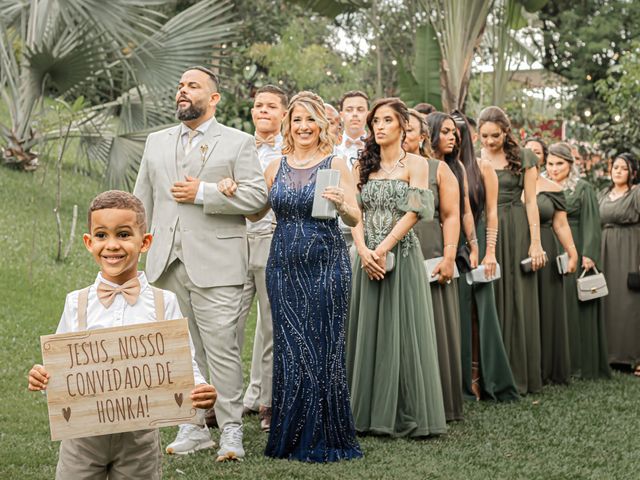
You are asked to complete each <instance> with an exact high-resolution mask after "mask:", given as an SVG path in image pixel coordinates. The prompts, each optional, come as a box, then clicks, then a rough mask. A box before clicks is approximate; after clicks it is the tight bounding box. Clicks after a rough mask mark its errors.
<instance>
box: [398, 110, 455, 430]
mask: <svg viewBox="0 0 640 480" xmlns="http://www.w3.org/2000/svg"><path fill="white" fill-rule="evenodd" d="M409 115H410V117H409V124H408V126H407V136H406V139H405V141H404V144H403V148H404V149H405V151H406V152H408V153H413V154H415V155H420V156H421V157H423V158H426V159H428V160H427V163H428V164H429V189H430V190H431V192H433V197H434V216H433V220H426V219H423V220H419V221H418V223H416V225H415V227H414V228H413V230H414V231H415V232H416V235H417V236H418V240H419V241H420V249H421V250H422V256H423V257H424V259H425V260H428V259H430V258H440V257H442V261H441V262H439V263H438V265H437V266H436V267H435V268H434V270H433V275H434V276H435V275H437V276H438V279H437V280H434V281H431V282H430V290H431V300H432V302H433V317H434V322H435V327H436V341H437V344H438V365H439V367H440V380H441V382H442V395H443V400H444V411H445V414H446V417H447V421H448V422H450V421H454V420H462V418H463V413H462V367H461V364H460V307H459V305H458V288H457V282H452V280H451V279H452V277H453V271H454V264H455V257H456V249H457V244H458V237H459V236H460V193H459V188H458V181H457V180H456V177H455V175H454V174H453V172H452V171H451V169H450V168H449V167H448V166H447V164H446V163H445V162H443V161H440V160H437V159H434V158H429V157H431V152H432V148H431V145H430V144H431V138H429V137H428V136H427V135H428V128H427V124H426V122H425V121H424V119H423V118H422V116H421V115H420V114H419V113H418V112H417V111H415V110H409ZM452 128H453V129H454V130H455V125H453V123H452ZM439 137H440V135H439V134H438V139H439ZM454 138H455V137H454ZM445 140H446V138H445ZM454 146H455V144H454ZM451 150H452V151H453V147H452V149H451ZM429 280H431V279H429Z"/></svg>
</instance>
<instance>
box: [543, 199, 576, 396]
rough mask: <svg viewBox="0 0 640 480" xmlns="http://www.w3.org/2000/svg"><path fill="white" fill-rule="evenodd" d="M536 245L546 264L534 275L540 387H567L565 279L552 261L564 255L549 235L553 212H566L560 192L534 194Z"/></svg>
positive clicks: (554, 239) (554, 238)
mask: <svg viewBox="0 0 640 480" xmlns="http://www.w3.org/2000/svg"><path fill="white" fill-rule="evenodd" d="M538 211H539V212H540V241H541V242H542V249H543V250H544V251H545V252H547V257H548V258H549V262H548V263H547V265H546V266H545V267H544V268H542V269H541V270H539V271H538V301H539V304H540V344H541V345H540V346H541V351H542V381H543V383H545V384H546V383H558V384H567V383H569V379H570V377H571V356H570V354H569V326H568V323H567V305H566V302H565V277H564V276H563V275H560V273H559V272H558V267H557V265H556V257H557V256H558V255H560V254H561V253H563V252H564V250H563V249H562V247H561V245H560V243H559V241H558V239H557V238H556V235H555V233H554V231H553V228H552V227H553V216H554V214H555V212H556V211H561V212H566V211H567V204H566V201H565V198H564V193H563V192H561V191H560V192H540V193H538Z"/></svg>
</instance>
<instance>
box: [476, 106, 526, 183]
mask: <svg viewBox="0 0 640 480" xmlns="http://www.w3.org/2000/svg"><path fill="white" fill-rule="evenodd" d="M489 122H491V123H495V124H496V125H498V126H499V127H500V129H501V130H502V132H503V133H504V144H503V146H502V148H503V149H504V154H505V157H507V168H508V169H509V170H511V172H512V173H520V170H521V169H522V161H521V160H520V145H518V142H517V141H516V137H515V136H514V135H513V132H512V131H511V122H510V121H509V117H507V114H506V113H504V111H503V110H502V109H501V108H500V107H487V108H485V109H484V110H482V111H481V112H480V116H479V117H478V131H480V130H481V129H482V125H484V124H485V123H489Z"/></svg>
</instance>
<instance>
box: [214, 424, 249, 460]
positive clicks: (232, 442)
mask: <svg viewBox="0 0 640 480" xmlns="http://www.w3.org/2000/svg"><path fill="white" fill-rule="evenodd" d="M242 459H244V448H243V447H242V425H237V424H231V425H227V426H225V427H224V429H223V430H222V434H221V435H220V449H219V450H218V458H217V459H216V461H217V462H224V461H226V460H242Z"/></svg>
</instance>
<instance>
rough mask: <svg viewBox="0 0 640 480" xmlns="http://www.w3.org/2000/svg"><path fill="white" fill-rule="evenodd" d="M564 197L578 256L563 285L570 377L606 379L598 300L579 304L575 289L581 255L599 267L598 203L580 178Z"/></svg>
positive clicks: (602, 326)
mask: <svg viewBox="0 0 640 480" xmlns="http://www.w3.org/2000/svg"><path fill="white" fill-rule="evenodd" d="M564 194H565V197H566V200H567V216H568V217H569V225H570V226H571V233H572V234H573V242H574V243H575V245H576V248H577V249H578V254H579V255H580V259H579V262H578V271H577V272H576V273H574V274H572V275H567V276H566V282H565V286H566V287H567V288H566V290H565V293H566V303H567V320H568V325H569V347H570V351H571V374H572V375H574V376H576V377H580V378H584V379H594V378H609V377H610V376H611V371H610V370H609V365H608V359H607V340H606V336H605V335H606V334H605V328H604V322H603V320H602V318H601V317H600V316H599V315H598V310H599V308H600V303H601V302H600V299H596V300H589V301H587V302H581V301H579V300H578V291H577V286H576V279H577V278H578V277H579V276H580V275H581V273H582V256H586V257H588V258H590V259H591V260H593V261H594V262H595V264H596V266H597V267H600V266H601V264H600V238H601V230H600V228H601V227H600V214H599V211H598V200H597V197H596V193H595V191H594V189H593V187H592V186H591V185H590V184H589V183H588V182H586V181H584V180H582V179H580V180H578V182H577V184H576V187H575V189H574V190H568V189H567V190H565V191H564Z"/></svg>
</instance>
